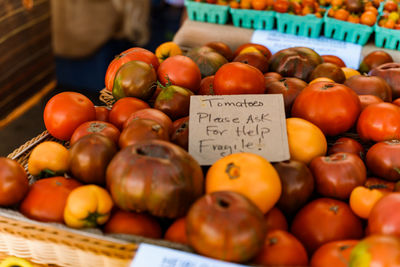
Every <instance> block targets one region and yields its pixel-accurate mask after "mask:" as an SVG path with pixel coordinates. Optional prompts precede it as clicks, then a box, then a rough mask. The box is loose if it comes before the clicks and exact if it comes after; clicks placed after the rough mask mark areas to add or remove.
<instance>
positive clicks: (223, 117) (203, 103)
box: [189, 94, 290, 165]
mask: <svg viewBox="0 0 400 267" xmlns="http://www.w3.org/2000/svg"><path fill="white" fill-rule="evenodd" d="M189 129H190V130H189V154H190V155H192V156H193V157H194V158H195V159H196V160H197V161H198V162H199V164H200V165H211V164H213V163H214V162H215V161H217V160H218V159H220V158H222V157H225V156H227V155H230V154H234V153H239V152H250V153H255V154H257V155H260V156H262V157H264V158H265V159H267V160H268V161H272V162H276V161H282V160H287V159H289V158H290V153H289V145H288V140H287V132H286V118H285V108H284V102H283V96H282V94H263V95H219V96H204V95H199V96H191V97H190V115H189Z"/></svg>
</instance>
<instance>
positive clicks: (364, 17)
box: [328, 0, 379, 26]
mask: <svg viewBox="0 0 400 267" xmlns="http://www.w3.org/2000/svg"><path fill="white" fill-rule="evenodd" d="M378 7H379V2H378V1H367V2H362V1H354V0H332V1H331V8H330V9H329V11H328V16H329V17H331V18H335V19H337V20H343V21H347V22H351V23H360V24H363V25H367V26H373V25H374V24H375V23H376V21H377V18H378V15H379V14H378Z"/></svg>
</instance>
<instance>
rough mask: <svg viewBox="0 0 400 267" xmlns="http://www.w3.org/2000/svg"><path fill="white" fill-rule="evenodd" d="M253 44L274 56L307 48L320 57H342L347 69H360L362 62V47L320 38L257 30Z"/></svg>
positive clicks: (253, 37)
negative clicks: (289, 49)
mask: <svg viewBox="0 0 400 267" xmlns="http://www.w3.org/2000/svg"><path fill="white" fill-rule="evenodd" d="M251 42H252V43H256V44H262V45H265V46H266V47H268V48H269V49H270V50H271V52H272V53H273V54H275V53H276V52H278V51H279V50H282V49H285V48H289V47H295V46H305V47H309V48H312V49H314V50H315V51H316V52H317V53H318V54H320V55H335V56H338V57H340V58H341V59H342V60H343V61H344V63H346V66H347V67H350V68H353V69H358V67H359V65H360V61H361V50H362V46H361V45H358V44H353V43H349V42H345V41H339V40H334V39H330V38H326V37H323V36H320V37H319V38H310V37H304V36H297V35H293V34H287V33H280V32H278V31H276V30H275V31H265V30H256V31H254V33H253V36H252V38H251Z"/></svg>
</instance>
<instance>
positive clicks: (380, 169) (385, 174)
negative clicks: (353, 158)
mask: <svg viewBox="0 0 400 267" xmlns="http://www.w3.org/2000/svg"><path fill="white" fill-rule="evenodd" d="M366 164H367V167H368V169H369V170H370V171H371V172H372V173H373V174H374V175H377V176H379V177H381V178H383V179H386V180H389V181H394V182H396V181H398V180H400V140H389V141H383V142H378V143H376V144H374V145H373V146H371V148H370V149H369V150H368V152H367V156H366Z"/></svg>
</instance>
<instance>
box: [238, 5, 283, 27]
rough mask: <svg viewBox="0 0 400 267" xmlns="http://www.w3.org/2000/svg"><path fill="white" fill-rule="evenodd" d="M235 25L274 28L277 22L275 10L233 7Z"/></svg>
mask: <svg viewBox="0 0 400 267" xmlns="http://www.w3.org/2000/svg"><path fill="white" fill-rule="evenodd" d="M230 13H231V16H232V22H233V25H234V26H236V27H242V28H249V29H251V28H252V29H256V30H272V29H273V28H274V24H275V11H267V10H252V9H239V8H231V9H230Z"/></svg>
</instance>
